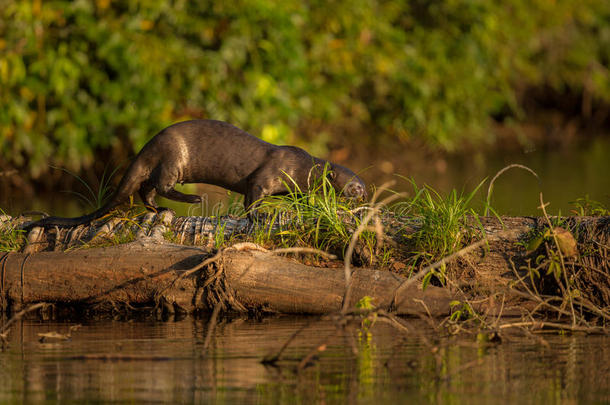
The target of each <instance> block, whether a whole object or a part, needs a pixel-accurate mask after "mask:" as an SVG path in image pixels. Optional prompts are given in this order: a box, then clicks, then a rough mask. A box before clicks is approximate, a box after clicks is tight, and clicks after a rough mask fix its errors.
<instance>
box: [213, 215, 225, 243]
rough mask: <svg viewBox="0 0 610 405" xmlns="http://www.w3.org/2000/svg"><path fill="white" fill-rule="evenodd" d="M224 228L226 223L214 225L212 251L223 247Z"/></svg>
mask: <svg viewBox="0 0 610 405" xmlns="http://www.w3.org/2000/svg"><path fill="white" fill-rule="evenodd" d="M226 226H227V223H226V222H223V223H222V225H220V224H217V225H216V229H215V231H214V249H220V248H221V247H222V246H223V245H224V243H225V228H226Z"/></svg>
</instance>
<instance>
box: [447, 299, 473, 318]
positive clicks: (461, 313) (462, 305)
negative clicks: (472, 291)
mask: <svg viewBox="0 0 610 405" xmlns="http://www.w3.org/2000/svg"><path fill="white" fill-rule="evenodd" d="M449 306H450V307H451V316H450V317H449V319H450V320H451V321H453V322H459V321H465V320H467V319H471V318H474V317H475V316H476V314H475V311H474V309H472V306H471V305H470V304H469V303H468V302H462V301H457V300H456V301H451V302H450V303H449Z"/></svg>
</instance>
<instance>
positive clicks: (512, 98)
mask: <svg viewBox="0 0 610 405" xmlns="http://www.w3.org/2000/svg"><path fill="white" fill-rule="evenodd" d="M609 19H610V3H609V2H607V1H605V0H584V1H582V2H574V1H565V0H560V1H557V2H547V1H537V2H523V1H521V0H509V1H502V2H501V1H497V0H496V1H490V2H481V1H466V0H443V1H437V2H427V1H423V0H416V1H411V2H399V1H373V0H341V1H333V2H330V3H329V2H325V1H319V0H313V1H310V2H306V3H304V2H297V1H277V0H274V1H267V0H265V1H263V0H239V1H232V2H185V1H176V2H166V1H160V0H153V1H142V0H126V1H120V2H119V1H111V0H95V1H94V0H77V1H67V0H57V1H45V2H42V1H41V0H32V1H17V0H1V1H0V105H1V108H0V144H1V148H0V150H1V154H2V155H1V157H2V159H4V160H5V161H6V164H8V165H11V166H14V167H29V170H30V172H31V173H30V174H31V175H33V176H38V175H40V174H41V173H43V172H45V171H46V170H48V166H47V164H51V165H56V166H62V167H67V168H68V169H70V170H72V171H75V172H78V171H79V170H80V169H82V168H83V167H88V166H90V165H91V164H92V162H93V158H94V154H95V153H96V151H98V150H100V149H111V150H112V149H114V150H116V149H118V148H121V147H123V148H124V147H125V146H127V147H128V148H130V149H132V150H138V149H139V148H140V147H141V146H142V145H143V144H144V143H145V142H146V140H147V139H149V138H150V137H151V136H152V135H153V134H154V133H156V132H157V131H158V130H159V129H161V128H163V127H164V126H166V125H168V124H170V123H172V122H174V121H177V120H181V119H186V118H191V117H198V118H201V117H209V118H214V119H220V120H227V121H230V122H232V123H234V124H236V125H239V126H241V127H243V128H245V129H246V130H250V131H252V132H254V133H256V134H260V135H261V136H262V137H263V138H264V139H265V140H268V141H271V142H287V141H294V139H293V138H294V136H295V135H296V134H295V133H294V129H293V128H297V127H298V126H299V124H308V123H313V124H319V123H322V124H336V123H340V122H342V120H344V119H349V120H353V121H356V122H359V123H364V124H373V125H375V126H377V127H379V128H380V129H382V130H383V131H386V132H390V133H393V134H394V135H395V136H398V137H411V136H420V137H423V138H424V139H426V140H428V141H429V142H430V143H432V144H436V145H439V146H440V147H442V148H446V149H451V148H455V147H456V146H457V145H459V144H460V143H461V142H462V141H463V140H464V139H465V138H466V137H472V138H473V139H474V140H476V139H483V136H484V131H483V129H484V128H485V127H486V126H487V124H488V120H489V117H490V116H494V115H497V114H505V115H506V114H508V115H509V116H513V117H516V118H519V117H521V116H522V114H523V111H522V108H521V101H522V100H521V97H522V95H523V90H524V89H527V88H528V87H531V86H550V87H551V88H553V89H556V90H557V91H558V92H559V93H562V92H564V91H565V90H566V89H571V90H573V91H576V92H578V93H582V94H583V95H586V97H587V99H593V100H601V101H603V102H606V103H608V102H610V78H609V75H608V63H609V60H610V34H609V29H610V28H608V20H609ZM583 108H584V105H583ZM305 127H306V126H305ZM320 139H323V138H320ZM50 156H51V158H50V160H51V161H50V162H49V157H50Z"/></svg>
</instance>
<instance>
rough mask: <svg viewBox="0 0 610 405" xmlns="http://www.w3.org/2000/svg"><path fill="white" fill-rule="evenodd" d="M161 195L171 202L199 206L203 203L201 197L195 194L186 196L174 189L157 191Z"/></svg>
mask: <svg viewBox="0 0 610 405" xmlns="http://www.w3.org/2000/svg"><path fill="white" fill-rule="evenodd" d="M157 192H158V193H159V195H161V196H163V197H165V198H169V199H170V200H174V201H180V202H185V203H190V204H197V203H200V202H201V197H200V196H198V195H194V194H184V193H181V192H180V191H178V190H176V189H174V188H165V189H162V190H159V189H157Z"/></svg>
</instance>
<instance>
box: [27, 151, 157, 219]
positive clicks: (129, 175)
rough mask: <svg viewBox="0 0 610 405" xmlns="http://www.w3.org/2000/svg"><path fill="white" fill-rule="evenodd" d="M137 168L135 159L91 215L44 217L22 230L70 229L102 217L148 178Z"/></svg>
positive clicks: (144, 172) (143, 171) (137, 164)
mask: <svg viewBox="0 0 610 405" xmlns="http://www.w3.org/2000/svg"><path fill="white" fill-rule="evenodd" d="M139 166H141V164H140V163H139V162H138V159H137V158H136V160H135V161H134V162H133V163H132V164H131V165H130V166H129V168H128V169H127V172H126V173H125V175H124V176H123V178H122V179H121V182H120V183H119V186H118V188H117V190H116V191H115V193H114V194H113V195H112V197H111V198H110V200H109V201H108V202H107V203H106V204H104V205H103V206H102V207H101V208H99V209H97V210H95V211H94V212H92V213H91V214H87V215H83V216H80V217H76V218H63V217H46V218H42V219H40V220H38V221H34V222H31V223H29V224H27V225H26V226H24V227H23V229H25V230H26V231H29V230H31V229H32V228H35V227H42V228H53V227H59V228H71V227H74V226H77V225H81V224H85V223H88V222H91V221H93V220H95V219H98V218H101V217H103V216H104V215H106V214H107V213H108V212H109V211H110V210H112V209H113V208H114V207H116V206H117V205H119V204H121V203H122V202H124V201H126V200H127V198H129V196H131V195H133V194H134V193H135V192H136V191H137V190H138V189H139V188H140V185H141V184H142V183H143V182H144V180H146V178H147V177H148V173H146V171H145V170H143V168H142V167H139Z"/></svg>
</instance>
